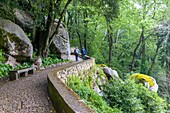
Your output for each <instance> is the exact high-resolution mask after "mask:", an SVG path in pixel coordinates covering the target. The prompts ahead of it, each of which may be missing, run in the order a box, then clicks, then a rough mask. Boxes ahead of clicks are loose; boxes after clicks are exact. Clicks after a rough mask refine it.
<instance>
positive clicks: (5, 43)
mask: <svg viewBox="0 0 170 113" xmlns="http://www.w3.org/2000/svg"><path fill="white" fill-rule="evenodd" d="M0 48H2V51H4V52H5V53H8V54H10V55H12V56H13V57H15V58H16V59H17V60H18V61H26V60H29V59H30V58H31V57H32V53H33V47H32V44H31V42H30V40H29V39H28V37H27V36H26V35H25V33H24V31H23V30H22V29H21V28H20V27H19V26H18V25H16V24H15V23H13V22H11V21H10V20H4V19H2V20H0Z"/></svg>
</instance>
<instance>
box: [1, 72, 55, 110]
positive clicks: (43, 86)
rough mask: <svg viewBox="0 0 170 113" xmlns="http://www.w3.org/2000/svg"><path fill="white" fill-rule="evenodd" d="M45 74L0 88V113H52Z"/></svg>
mask: <svg viewBox="0 0 170 113" xmlns="http://www.w3.org/2000/svg"><path fill="white" fill-rule="evenodd" d="M47 72H48V71H42V72H39V73H37V74H35V75H32V76H29V77H25V78H21V79H20V80H16V81H10V82H8V83H5V84H3V85H2V86H0V113H50V112H53V113H54V110H53V108H52V105H51V103H50V101H49V97H48V93H47Z"/></svg>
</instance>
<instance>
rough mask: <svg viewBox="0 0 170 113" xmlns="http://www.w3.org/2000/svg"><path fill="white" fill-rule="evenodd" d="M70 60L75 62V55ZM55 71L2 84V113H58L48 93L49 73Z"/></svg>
mask: <svg viewBox="0 0 170 113" xmlns="http://www.w3.org/2000/svg"><path fill="white" fill-rule="evenodd" d="M70 60H72V61H74V60H75V58H74V56H73V55H71V57H70ZM81 60H82V59H81V58H80V61H81ZM61 65H62V64H60V65H58V66H59V67H61ZM66 65H67V64H66ZM53 69H55V68H51V69H45V70H41V71H37V72H36V74H34V75H30V76H28V77H24V78H21V79H19V80H15V81H9V82H7V83H0V113H56V112H55V110H54V109H53V107H52V104H51V102H50V100H49V97H48V93H47V73H48V72H49V71H52V70H53Z"/></svg>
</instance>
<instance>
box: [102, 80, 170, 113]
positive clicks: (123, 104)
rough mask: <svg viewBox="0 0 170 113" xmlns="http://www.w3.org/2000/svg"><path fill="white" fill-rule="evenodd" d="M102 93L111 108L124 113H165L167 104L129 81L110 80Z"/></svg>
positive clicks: (152, 93)
mask: <svg viewBox="0 0 170 113" xmlns="http://www.w3.org/2000/svg"><path fill="white" fill-rule="evenodd" d="M103 92H104V95H103V97H104V99H105V100H106V101H107V103H108V104H109V105H110V106H111V107H118V108H119V109H121V110H122V111H123V112H126V113H165V112H166V109H167V103H166V102H165V101H164V100H163V99H162V98H160V97H159V96H158V95H157V93H155V92H151V91H149V90H148V89H147V88H145V87H144V86H143V85H142V84H135V83H134V82H133V81H130V80H125V81H124V82H123V81H122V82H121V80H120V81H119V80H110V82H109V83H108V84H107V85H106V87H105V89H104V91H103Z"/></svg>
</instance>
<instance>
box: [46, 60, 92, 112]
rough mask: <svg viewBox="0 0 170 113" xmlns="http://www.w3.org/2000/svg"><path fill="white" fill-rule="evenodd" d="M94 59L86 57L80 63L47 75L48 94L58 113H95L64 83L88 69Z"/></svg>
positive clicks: (66, 66)
mask: <svg viewBox="0 0 170 113" xmlns="http://www.w3.org/2000/svg"><path fill="white" fill-rule="evenodd" d="M94 64H95V59H94V58H90V57H88V58H87V60H85V61H82V62H76V63H75V62H73V63H71V64H68V65H65V66H63V67H60V68H57V69H56V70H54V71H53V72H50V73H49V74H48V93H49V96H50V99H51V101H52V103H53V106H54V108H55V109H56V111H57V112H58V113H95V111H93V110H92V109H91V108H90V107H88V106H87V105H86V104H85V103H84V102H83V101H82V100H81V99H80V98H79V96H78V95H77V94H76V93H75V92H74V91H72V89H70V88H69V87H68V86H67V85H66V84H65V83H66V81H67V77H68V76H69V75H75V76H76V75H78V73H80V72H81V73H82V72H83V71H85V70H88V69H90V68H91V67H92V66H93V65H94Z"/></svg>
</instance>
